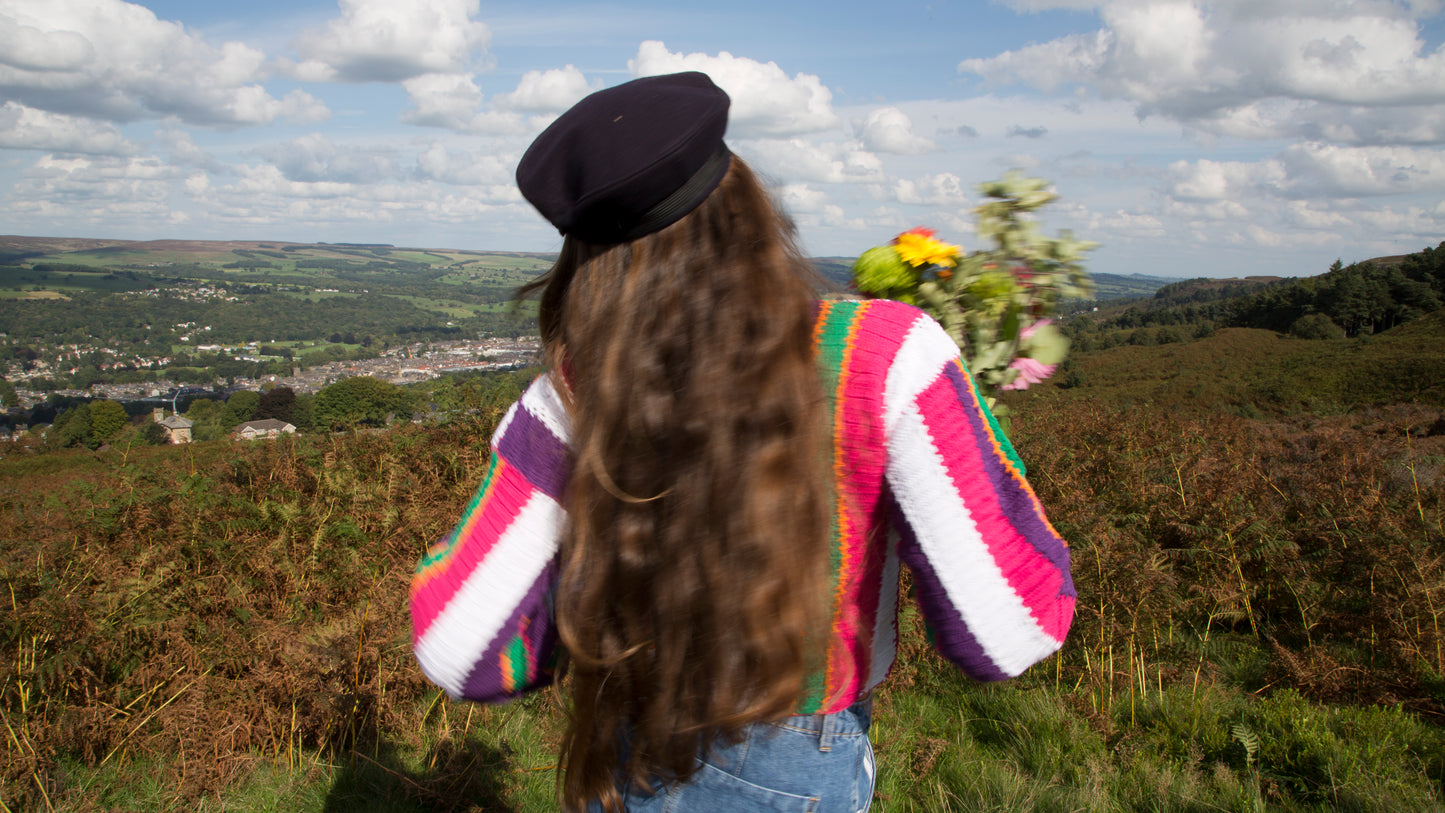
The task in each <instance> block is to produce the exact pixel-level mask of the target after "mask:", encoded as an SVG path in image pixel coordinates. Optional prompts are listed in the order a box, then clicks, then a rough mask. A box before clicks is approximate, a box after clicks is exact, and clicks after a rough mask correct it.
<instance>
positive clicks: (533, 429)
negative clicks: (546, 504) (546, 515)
mask: <svg viewBox="0 0 1445 813" xmlns="http://www.w3.org/2000/svg"><path fill="white" fill-rule="evenodd" d="M497 451H498V452H500V453H501V455H502V457H504V458H506V460H507V462H508V463H510V464H511V465H512V467H513V468H515V469H517V470H518V471H520V472H521V473H522V476H523V477H525V478H527V482H529V483H531V484H532V485H534V486H536V487H537V489H538V490H539V491H541V492H542V493H543V494H546V495H547V496H548V497H551V498H552V499H554V500H557V501H558V502H561V501H562V489H563V488H564V487H565V486H566V485H567V476H568V473H569V472H570V471H571V468H572V465H571V460H570V459H569V453H568V451H567V444H565V443H563V442H562V439H561V438H559V437H557V436H556V435H554V434H552V430H551V429H548V428H547V425H546V424H545V423H542V421H541V420H539V419H538V418H537V416H535V415H533V414H532V411H531V410H529V409H527V407H526V406H525V405H522V404H518V408H517V411H516V412H515V413H513V415H512V422H511V423H510V424H509V425H508V426H507V431H506V433H505V434H503V435H502V437H501V439H500V440H499V441H498V442H497Z"/></svg>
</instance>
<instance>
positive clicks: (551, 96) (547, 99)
mask: <svg viewBox="0 0 1445 813" xmlns="http://www.w3.org/2000/svg"><path fill="white" fill-rule="evenodd" d="M601 87H602V85H601V83H592V84H589V83H588V82H587V77H585V76H583V75H582V71H579V70H577V68H575V67H574V66H572V65H568V66H566V67H564V68H554V69H552V70H546V71H527V72H526V73H525V74H523V75H522V79H521V81H519V82H518V83H517V89H516V90H515V91H513V92H511V93H499V94H497V95H496V96H494V97H493V98H492V102H493V104H495V105H497V106H498V107H502V108H505V109H509V110H522V111H526V112H530V113H561V112H562V111H564V110H566V109H567V108H569V107H571V106H572V105H574V104H576V103H577V102H578V101H580V100H581V99H582V97H583V96H586V95H587V94H589V93H591V92H592V91H594V90H598V89H600V88H601Z"/></svg>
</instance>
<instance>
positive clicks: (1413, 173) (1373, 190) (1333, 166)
mask: <svg viewBox="0 0 1445 813" xmlns="http://www.w3.org/2000/svg"><path fill="white" fill-rule="evenodd" d="M1279 161H1280V164H1281V165H1282V166H1283V167H1284V170H1285V172H1286V173H1287V176H1288V179H1287V181H1286V182H1285V189H1286V190H1287V191H1288V192H1289V193H1290V194H1293V195H1321V194H1323V195H1327V196H1332V197H1368V196H1377V195H1401V194H1405V195H1410V194H1442V193H1445V153H1441V152H1440V151H1438V150H1419V149H1411V148H1408V147H1339V146H1334V145H1330V144H1319V143H1305V144H1295V145H1291V146H1290V147H1288V148H1286V149H1285V150H1284V152H1282V153H1281V154H1280V157H1279Z"/></svg>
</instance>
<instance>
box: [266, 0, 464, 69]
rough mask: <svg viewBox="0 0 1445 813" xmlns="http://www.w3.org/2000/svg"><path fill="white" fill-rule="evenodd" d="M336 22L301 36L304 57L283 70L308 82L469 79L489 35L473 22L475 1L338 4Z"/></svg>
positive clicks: (349, 0)
mask: <svg viewBox="0 0 1445 813" xmlns="http://www.w3.org/2000/svg"><path fill="white" fill-rule="evenodd" d="M339 6H340V8H341V16H340V17H338V18H336V19H333V20H331V21H330V22H329V23H327V26H326V29H325V30H324V31H310V32H306V33H304V34H302V35H301V36H300V37H299V38H298V39H297V42H296V49H297V51H299V52H300V53H301V54H302V55H303V56H304V57H305V59H304V61H302V62H301V63H300V64H291V65H288V67H289V68H290V70H291V71H292V73H293V74H295V75H296V76H297V77H298V78H301V79H305V80H310V81H340V82H400V81H402V80H405V79H410V78H413V77H417V76H421V75H423V74H469V73H471V69H472V68H473V67H474V62H475V61H476V60H477V58H478V57H479V56H480V55H481V53H482V52H484V51H485V50H486V48H487V44H488V42H489V40H490V38H491V32H490V31H489V30H488V29H487V26H486V25H485V24H483V23H481V22H479V21H477V20H474V19H472V18H473V17H475V16H476V14H477V12H478V11H479V9H480V0H410V1H409V2H405V3H398V2H395V1H394V0H339Z"/></svg>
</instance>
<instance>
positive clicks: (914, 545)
mask: <svg viewBox="0 0 1445 813" xmlns="http://www.w3.org/2000/svg"><path fill="white" fill-rule="evenodd" d="M892 503H893V506H892V507H893V516H894V519H893V527H894V528H896V529H897V530H898V536H899V540H898V557H899V558H900V559H902V560H903V561H904V563H906V564H907V565H908V568H909V570H911V571H913V589H914V593H915V594H916V596H917V599H918V604H919V606H920V607H922V608H923V617H924V618H926V619H928V623H929V625H930V626H931V627H932V628H933V634H934V646H936V647H937V648H938V651H939V652H940V653H941V654H942V655H943V656H944V657H945V658H948V659H949V660H950V661H952V662H953V663H954V664H955V665H957V666H958V667H959V668H960V669H962V670H963V671H964V672H965V673H966V674H967V675H968V676H969V677H971V678H973V679H974V680H983V681H993V680H1007V679H1008V678H1009V675H1008V674H1007V673H1005V672H1004V671H1003V670H1001V669H999V668H998V666H996V665H995V664H994V662H993V661H992V660H990V659H989V657H988V654H987V653H985V652H984V650H983V647H982V646H981V645H980V644H979V643H978V639H977V638H974V637H973V633H972V632H971V631H970V630H969V628H968V622H966V621H964V619H963V616H962V615H961V614H960V613H959V612H958V609H957V608H956V607H955V606H954V605H953V602H951V601H949V599H948V593H947V591H945V590H944V589H943V584H942V582H940V581H939V580H938V572H937V571H936V570H934V568H933V565H932V564H931V563H930V562H929V561H928V557H927V556H925V555H924V553H923V549H922V548H920V547H919V545H918V536H917V535H916V534H915V533H914V531H913V526H912V525H911V524H910V523H909V522H908V517H907V515H905V514H904V513H903V509H902V508H901V507H900V506H899V505H898V501H897V500H892Z"/></svg>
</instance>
